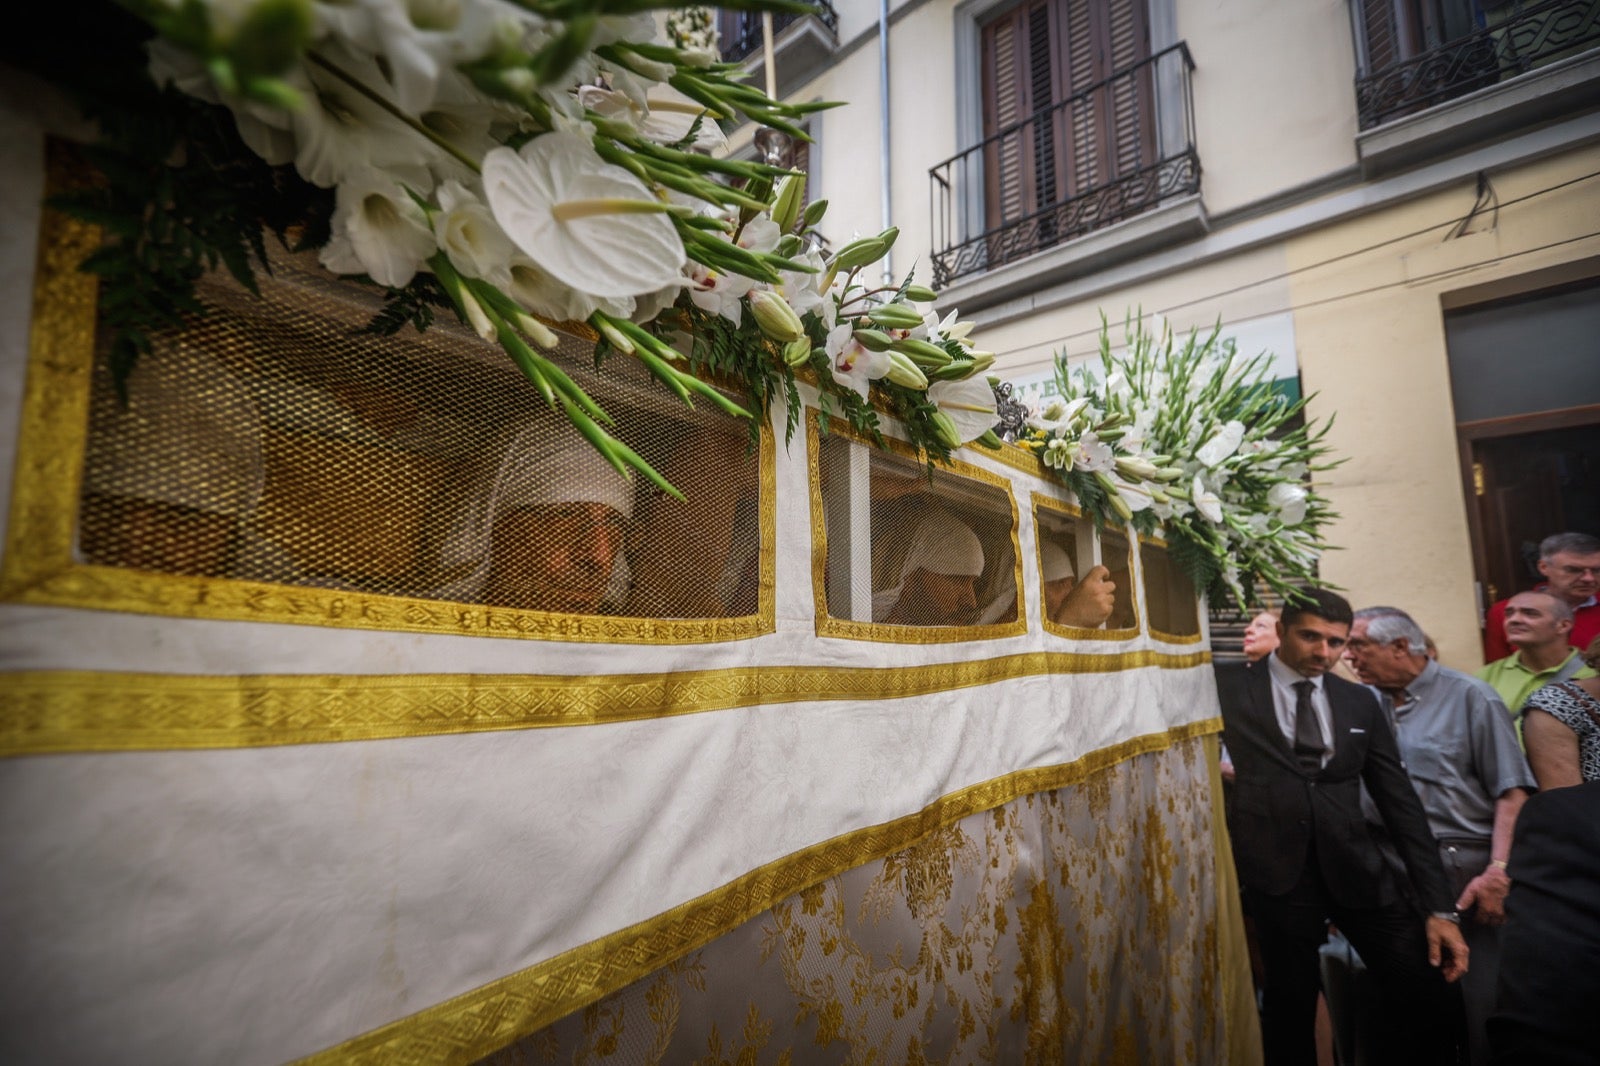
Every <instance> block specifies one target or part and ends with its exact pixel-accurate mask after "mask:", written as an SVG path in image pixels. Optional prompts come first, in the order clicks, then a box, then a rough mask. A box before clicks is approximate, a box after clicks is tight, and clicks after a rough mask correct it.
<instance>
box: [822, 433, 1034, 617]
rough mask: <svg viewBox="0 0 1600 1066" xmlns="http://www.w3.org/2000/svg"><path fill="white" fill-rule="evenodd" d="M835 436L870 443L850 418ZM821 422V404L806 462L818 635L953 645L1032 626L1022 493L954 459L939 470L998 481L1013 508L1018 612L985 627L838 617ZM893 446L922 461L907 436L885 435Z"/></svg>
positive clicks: (895, 451)
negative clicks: (832, 609) (833, 609)
mask: <svg viewBox="0 0 1600 1066" xmlns="http://www.w3.org/2000/svg"><path fill="white" fill-rule="evenodd" d="M828 433H829V435H831V436H836V437H843V438H844V439H846V440H849V441H852V442H854V443H856V444H859V445H862V446H865V447H870V446H871V445H870V444H869V442H867V441H865V440H863V439H862V438H861V436H860V435H859V434H857V433H854V432H852V431H851V429H850V427H849V425H848V424H847V423H845V422H842V421H839V420H838V419H834V420H833V421H832V422H830V423H829V426H828ZM821 437H822V426H821V412H819V411H818V410H817V409H816V408H814V407H813V408H808V409H807V411H806V465H807V466H808V467H809V475H810V481H811V595H812V600H813V602H814V604H815V609H816V617H817V622H816V626H817V636H819V637H844V638H845V639H847V640H873V641H879V642H881V643H885V644H954V643H966V642H967V641H973V640H997V639H999V638H1001V637H1015V636H1021V635H1022V634H1024V633H1026V632H1027V631H1028V611H1027V604H1026V602H1025V598H1024V596H1023V595H1022V546H1021V543H1020V541H1019V540H1018V537H1017V528H1018V525H1019V521H1018V517H1017V498H1016V496H1015V495H1014V494H1013V493H1012V491H1011V482H1010V481H1009V480H1007V479H1006V478H1004V477H1001V476H1000V475H999V474H995V473H992V472H991V471H988V470H985V469H983V468H982V467H978V466H973V465H972V464H971V463H963V462H961V461H960V460H956V459H952V460H951V461H950V462H949V464H948V465H945V466H942V467H941V468H940V469H941V470H945V471H948V472H949V473H950V474H952V475H954V476H958V477H964V478H969V479H970V480H973V481H981V482H983V483H984V484H986V485H993V486H995V487H996V488H998V489H1000V490H1001V491H1003V492H1004V493H1005V494H1006V503H1007V504H1009V505H1010V507H1011V556H1012V558H1013V559H1014V560H1016V566H1015V571H1016V572H1015V577H1014V581H1015V588H1016V590H1017V591H1016V594H1017V617H1016V619H1015V620H1014V621H1011V622H998V623H995V624H994V625H986V626H901V625H887V624H885V623H882V622H857V621H853V620H851V619H848V618H835V617H833V616H832V615H830V614H829V613H828V587H827V571H828V533H827V523H826V521H825V520H824V516H823V509H822V464H821V458H822V439H821ZM883 439H884V441H885V443H887V444H888V446H889V450H890V451H892V452H894V453H895V454H897V455H903V456H905V457H906V458H908V459H912V460H915V461H917V462H922V461H923V460H924V456H923V454H922V452H921V451H920V450H918V449H916V448H913V447H911V445H909V444H907V443H906V442H905V441H902V440H899V439H897V438H895V437H890V436H885V437H884V438H883Z"/></svg>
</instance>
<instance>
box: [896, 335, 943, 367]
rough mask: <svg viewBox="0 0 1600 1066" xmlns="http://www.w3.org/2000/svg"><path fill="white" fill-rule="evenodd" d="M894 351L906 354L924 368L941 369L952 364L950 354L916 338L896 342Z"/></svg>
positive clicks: (905, 338) (935, 345)
mask: <svg viewBox="0 0 1600 1066" xmlns="http://www.w3.org/2000/svg"><path fill="white" fill-rule="evenodd" d="M894 350H895V351H897V352H904V353H905V354H906V355H908V356H910V357H911V361H912V362H914V363H916V364H917V365H918V366H923V367H941V366H948V365H949V364H950V353H949V352H947V351H945V350H944V349H943V348H941V347H939V346H938V345H937V344H931V343H929V342H928V341H921V340H917V339H916V338H915V337H904V338H902V339H900V340H897V341H895V342H894Z"/></svg>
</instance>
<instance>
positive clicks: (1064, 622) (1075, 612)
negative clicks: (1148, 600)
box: [1033, 497, 1139, 640]
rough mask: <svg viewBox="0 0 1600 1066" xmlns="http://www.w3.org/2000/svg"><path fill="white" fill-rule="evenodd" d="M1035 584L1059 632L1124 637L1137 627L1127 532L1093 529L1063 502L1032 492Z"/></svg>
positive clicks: (1048, 620) (1048, 621)
mask: <svg viewBox="0 0 1600 1066" xmlns="http://www.w3.org/2000/svg"><path fill="white" fill-rule="evenodd" d="M1033 516H1034V528H1035V529H1036V530H1037V531H1038V543H1039V559H1038V565H1039V588H1040V590H1041V594H1042V598H1043V602H1042V606H1043V609H1044V623H1045V629H1046V630H1048V631H1050V632H1053V633H1057V634H1059V635H1062V636H1070V637H1080V638H1081V637H1085V636H1100V637H1105V638H1108V639H1117V640H1126V639H1128V638H1130V637H1132V636H1135V635H1136V634H1137V632H1138V628H1139V616H1138V609H1137V607H1136V601H1135V599H1134V594H1133V556H1132V553H1131V550H1130V547H1129V544H1128V538H1127V535H1126V534H1124V533H1121V532H1119V531H1117V530H1114V529H1106V530H1101V531H1098V532H1096V530H1095V528H1094V523H1093V522H1092V521H1090V520H1089V519H1087V518H1084V517H1083V516H1081V515H1079V514H1078V513H1077V512H1076V511H1074V510H1069V509H1068V508H1067V506H1066V505H1065V504H1061V503H1059V502H1056V501H1053V500H1049V499H1048V498H1045V497H1035V500H1034V511H1033Z"/></svg>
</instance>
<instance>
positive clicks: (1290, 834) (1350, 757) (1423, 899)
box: [1217, 663, 1455, 911]
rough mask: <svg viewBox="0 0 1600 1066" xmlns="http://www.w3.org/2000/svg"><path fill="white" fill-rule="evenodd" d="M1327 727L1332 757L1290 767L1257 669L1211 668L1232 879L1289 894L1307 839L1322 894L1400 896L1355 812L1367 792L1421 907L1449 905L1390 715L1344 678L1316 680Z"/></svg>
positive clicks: (1370, 903)
mask: <svg viewBox="0 0 1600 1066" xmlns="http://www.w3.org/2000/svg"><path fill="white" fill-rule="evenodd" d="M1323 691H1324V692H1325V693H1326V694H1327V697H1328V707H1329V710H1330V712H1331V714H1330V718H1331V725H1332V727H1333V756H1332V758H1330V759H1329V760H1328V763H1327V765H1326V766H1324V767H1323V768H1322V769H1321V770H1320V771H1318V772H1316V773H1308V772H1307V771H1305V770H1303V769H1301V768H1300V764H1299V763H1298V762H1297V761H1296V760H1295V756H1294V750H1293V748H1292V747H1291V745H1290V743H1289V740H1288V738H1286V737H1285V736H1284V735H1283V730H1281V729H1280V728H1278V718H1277V715H1276V713H1275V712H1274V710H1273V702H1272V679H1271V676H1270V675H1269V674H1268V672H1267V667H1266V665H1265V663H1262V664H1261V665H1259V666H1250V665H1229V666H1221V667H1218V668H1217V693H1218V695H1219V696H1220V697H1221V700H1222V723H1223V740H1224V742H1225V743H1226V744H1227V745H1228V754H1229V757H1230V758H1232V760H1233V766H1234V770H1235V773H1236V775H1237V776H1236V778H1235V781H1234V786H1233V819H1232V825H1231V826H1230V829H1231V830H1232V834H1233V855H1234V861H1235V862H1236V863H1237V864H1238V866H1239V881H1240V883H1241V884H1243V885H1244V886H1245V887H1246V888H1249V889H1253V890H1255V891H1257V892H1262V893H1265V894H1267V895H1272V896H1277V895H1282V894H1284V893H1286V892H1288V891H1289V890H1290V889H1292V888H1293V887H1294V886H1295V884H1296V882H1298V881H1299V879H1300V877H1301V874H1302V872H1303V871H1304V870H1305V864H1306V859H1307V855H1308V854H1309V846H1310V844H1311V843H1312V842H1313V841H1315V843H1316V857H1317V866H1318V869H1319V871H1320V873H1321V874H1322V881H1323V883H1324V884H1325V885H1326V886H1327V890H1328V893H1329V895H1330V896H1331V897H1332V898H1333V899H1334V901H1335V902H1337V903H1340V904H1342V905H1344V906H1347V907H1376V906H1380V905H1383V904H1386V903H1389V902H1391V901H1392V900H1393V899H1394V898H1395V897H1396V894H1397V892H1398V889H1399V886H1398V885H1397V884H1396V882H1395V879H1394V877H1393V875H1391V874H1390V873H1388V871H1387V869H1386V865H1385V863H1384V859H1383V855H1382V853H1381V852H1380V850H1379V847H1378V842H1377V840H1376V838H1375V837H1374V836H1373V835H1372V831H1371V830H1370V829H1369V828H1368V826H1367V822H1366V819H1365V818H1364V817H1363V815H1362V812H1361V785H1362V784H1363V783H1365V784H1366V786H1367V792H1368V793H1369V794H1370V795H1371V796H1372V799H1373V802H1374V803H1375V804H1376V806H1377V808H1378V811H1379V813H1380V814H1382V815H1383V822H1384V827H1385V828H1386V829H1387V831H1388V834H1389V838H1390V842H1391V843H1392V844H1393V845H1394V847H1395V849H1396V850H1397V851H1398V852H1399V853H1400V858H1401V860H1402V861H1403V862H1404V863H1405V866H1406V872H1407V874H1408V876H1409V877H1410V880H1411V884H1412V887H1413V889H1414V890H1415V892H1416V898H1417V901H1418V902H1419V903H1420V904H1421V905H1422V906H1423V907H1424V908H1425V909H1427V910H1429V911H1448V910H1454V909H1455V896H1454V894H1453V893H1452V892H1451V891H1450V885H1449V882H1448V881H1447V880H1446V878H1445V873H1444V867H1443V866H1442V865H1441V864H1440V862H1439V850H1438V844H1437V843H1436V842H1435V841H1434V838H1433V833H1432V832H1431V831H1430V830H1429V829H1428V819H1427V816H1426V815H1425V814H1424V813H1423V810H1422V803H1421V801H1419V800H1418V799H1417V794H1416V792H1415V791H1414V790H1413V789H1412V787H1411V780H1410V778H1408V777H1407V776H1406V772H1405V767H1404V766H1403V765H1402V763H1401V761H1400V747H1399V744H1398V743H1397V742H1396V740H1395V736H1394V730H1393V729H1392V728H1391V727H1390V725H1389V719H1388V717H1387V716H1386V715H1385V714H1384V713H1383V709H1382V708H1381V707H1380V706H1379V705H1378V701H1377V699H1376V698H1375V697H1374V696H1373V695H1372V693H1371V692H1370V691H1368V690H1367V689H1365V688H1363V687H1361V686H1360V685H1354V684H1351V683H1350V682H1348V681H1345V680H1344V679H1343V678H1338V677H1333V676H1328V677H1325V678H1324V679H1323Z"/></svg>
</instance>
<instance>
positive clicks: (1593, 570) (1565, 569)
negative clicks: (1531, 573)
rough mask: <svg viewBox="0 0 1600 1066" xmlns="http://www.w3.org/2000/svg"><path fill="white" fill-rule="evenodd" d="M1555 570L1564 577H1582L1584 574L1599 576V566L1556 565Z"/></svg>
mask: <svg viewBox="0 0 1600 1066" xmlns="http://www.w3.org/2000/svg"><path fill="white" fill-rule="evenodd" d="M1556 570H1557V571H1559V572H1560V573H1561V574H1562V576H1564V577H1582V576H1583V575H1584V574H1588V575H1590V576H1591V577H1600V566H1558V567H1556Z"/></svg>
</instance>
